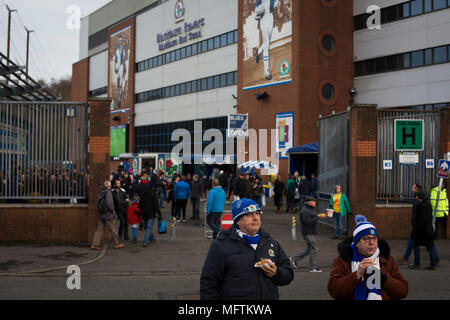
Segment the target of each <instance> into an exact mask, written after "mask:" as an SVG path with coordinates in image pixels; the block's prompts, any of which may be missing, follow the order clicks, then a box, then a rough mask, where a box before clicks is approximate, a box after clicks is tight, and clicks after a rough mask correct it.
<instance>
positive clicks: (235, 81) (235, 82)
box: [233, 71, 237, 84]
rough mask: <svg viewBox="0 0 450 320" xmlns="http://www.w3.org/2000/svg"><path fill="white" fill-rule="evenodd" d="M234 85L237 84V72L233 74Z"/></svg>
mask: <svg viewBox="0 0 450 320" xmlns="http://www.w3.org/2000/svg"><path fill="white" fill-rule="evenodd" d="M233 81H234V82H233V84H237V72H236V71H235V72H233Z"/></svg>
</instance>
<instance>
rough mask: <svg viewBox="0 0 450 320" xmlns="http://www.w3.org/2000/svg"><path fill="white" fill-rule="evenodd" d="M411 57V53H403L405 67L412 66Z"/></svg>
mask: <svg viewBox="0 0 450 320" xmlns="http://www.w3.org/2000/svg"><path fill="white" fill-rule="evenodd" d="M410 58H411V56H410V54H409V53H405V54H404V55H403V68H409V67H410V66H411V65H410Z"/></svg>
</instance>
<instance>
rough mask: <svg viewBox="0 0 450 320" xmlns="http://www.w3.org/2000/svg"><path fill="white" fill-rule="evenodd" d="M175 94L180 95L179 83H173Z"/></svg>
mask: <svg viewBox="0 0 450 320" xmlns="http://www.w3.org/2000/svg"><path fill="white" fill-rule="evenodd" d="M175 95H176V96H179V95H180V85H179V84H177V85H175Z"/></svg>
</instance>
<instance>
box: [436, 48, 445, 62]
mask: <svg viewBox="0 0 450 320" xmlns="http://www.w3.org/2000/svg"><path fill="white" fill-rule="evenodd" d="M442 62H447V46H443V47H439V48H434V63H442Z"/></svg>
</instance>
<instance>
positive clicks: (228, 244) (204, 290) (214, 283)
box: [200, 225, 294, 300]
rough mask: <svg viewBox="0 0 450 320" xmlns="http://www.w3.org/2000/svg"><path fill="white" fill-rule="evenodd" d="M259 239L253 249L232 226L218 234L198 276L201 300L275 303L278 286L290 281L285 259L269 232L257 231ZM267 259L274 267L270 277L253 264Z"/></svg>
mask: <svg viewBox="0 0 450 320" xmlns="http://www.w3.org/2000/svg"><path fill="white" fill-rule="evenodd" d="M260 235H261V239H260V241H259V244H258V247H257V248H256V250H255V249H253V248H252V247H251V246H250V245H249V244H248V243H247V242H245V240H243V239H242V238H241V237H240V236H239V235H238V233H237V232H236V226H235V225H233V226H232V227H231V228H230V229H228V230H226V231H221V232H220V233H219V235H218V236H217V239H216V240H215V241H214V242H213V243H212V244H211V247H210V249H209V252H208V255H207V257H206V260H205V263H204V265H203V270H202V275H201V277H200V299H202V300H240V299H244V300H278V299H279V295H278V286H284V285H288V284H289V283H290V282H291V281H292V279H293V278H294V272H293V270H292V268H291V265H290V262H289V258H288V257H287V255H286V253H285V252H284V251H283V249H282V248H281V246H280V244H279V243H278V242H277V241H276V240H274V239H273V238H272V237H271V236H270V234H269V233H267V232H266V231H264V230H263V229H262V228H261V229H260ZM261 258H266V259H271V260H272V261H273V262H274V263H275V265H276V266H277V273H276V274H275V276H274V277H273V278H270V277H268V276H267V275H266V274H265V273H264V271H262V270H261V269H260V268H255V263H256V262H258V261H260V259H261Z"/></svg>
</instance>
